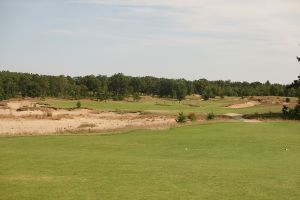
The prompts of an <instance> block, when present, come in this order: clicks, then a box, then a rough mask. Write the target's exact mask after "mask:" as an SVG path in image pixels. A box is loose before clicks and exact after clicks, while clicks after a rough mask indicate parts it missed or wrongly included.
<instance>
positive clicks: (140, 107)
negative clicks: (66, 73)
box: [47, 98, 282, 115]
mask: <svg viewBox="0 0 300 200" xmlns="http://www.w3.org/2000/svg"><path fill="white" fill-rule="evenodd" d="M47 103H49V104H50V105H51V106H53V107H56V108H75V107H76V103H77V101H75V100H74V101H73V100H59V99H51V100H47ZM238 103H241V99H239V98H226V99H212V100H209V101H199V100H185V101H183V102H181V103H179V102H178V101H173V100H169V99H165V100H164V99H151V100H144V101H140V102H127V101H107V102H100V101H90V100H82V101H81V104H82V107H83V108H92V109H96V110H105V111H116V110H124V111H150V112H163V113H166V112H168V113H173V114H174V113H178V112H185V113H192V112H194V113H197V114H208V113H210V112H213V113H215V114H217V115H219V114H225V113H232V112H234V113H240V114H253V113H256V112H257V113H267V112H280V111H281V109H282V106H281V105H272V104H271V105H266V104H263V105H259V106H255V107H249V108H240V109H232V108H226V106H228V105H231V104H238Z"/></svg>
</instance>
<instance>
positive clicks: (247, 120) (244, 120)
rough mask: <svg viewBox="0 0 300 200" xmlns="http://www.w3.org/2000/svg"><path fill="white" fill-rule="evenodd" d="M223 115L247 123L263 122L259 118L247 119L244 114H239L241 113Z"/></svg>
mask: <svg viewBox="0 0 300 200" xmlns="http://www.w3.org/2000/svg"><path fill="white" fill-rule="evenodd" d="M223 116H225V117H228V118H230V119H233V120H238V121H242V122H247V123H250V122H261V121H259V120H257V119H245V118H243V115H242V114H239V113H226V114H224V115H223Z"/></svg>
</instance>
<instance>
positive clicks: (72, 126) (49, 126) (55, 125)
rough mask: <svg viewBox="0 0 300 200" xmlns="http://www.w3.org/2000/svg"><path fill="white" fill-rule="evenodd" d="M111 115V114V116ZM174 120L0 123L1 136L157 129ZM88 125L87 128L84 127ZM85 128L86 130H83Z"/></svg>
mask: <svg viewBox="0 0 300 200" xmlns="http://www.w3.org/2000/svg"><path fill="white" fill-rule="evenodd" d="M110 115H111V114H110ZM175 123H176V122H175V120H174V119H173V118H167V117H155V116H151V117H138V116H134V117H133V116H131V115H126V114H116V115H113V116H112V117H108V115H106V113H105V114H104V115H101V114H97V115H94V116H77V117H74V118H72V119H65V118H64V119H60V120H52V119H34V118H32V119H31V118H4V119H1V121H0V134H9V135H19V134H49V133H62V132H67V131H81V130H88V131H98V130H99V131H101V130H114V129H121V128H126V127H132V128H134V127H137V128H138V127H140V128H143V127H145V128H147V127H155V128H159V127H161V126H165V127H167V126H171V125H173V124H175ZM85 124H87V126H82V125H85ZM81 127H84V128H81Z"/></svg>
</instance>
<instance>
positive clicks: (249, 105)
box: [227, 101, 261, 108]
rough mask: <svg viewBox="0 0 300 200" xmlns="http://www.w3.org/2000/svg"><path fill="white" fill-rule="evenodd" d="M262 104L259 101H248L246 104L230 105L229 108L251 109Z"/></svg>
mask: <svg viewBox="0 0 300 200" xmlns="http://www.w3.org/2000/svg"><path fill="white" fill-rule="evenodd" d="M260 104H261V103H260V102H259V101H248V102H246V103H241V104H234V105H230V106H227V108H249V107H253V106H257V105H260Z"/></svg>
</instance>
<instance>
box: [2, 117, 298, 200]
mask: <svg viewBox="0 0 300 200" xmlns="http://www.w3.org/2000/svg"><path fill="white" fill-rule="evenodd" d="M299 130H300V124H299V123H297V122H278V123H275V122H273V123H270V122H268V123H238V122H236V123H211V124H204V125H193V126H185V127H181V128H176V129H171V130H165V131H134V132H130V133H126V134H119V135H105V136H101V135H89V136H87V135H77V136H76V135H75V136H74V135H73V136H29V137H1V138H0V199H1V200H8V199H16V200H19V199H22V200H41V199H43V200H47V199H51V200H52V199H56V200H60V199H62V200H66V199H78V200H82V199H90V200H93V199H105V200H120V199H130V200H135V199H147V200H148V199H150V200H152V199H153V200H160V199H162V200H164V199H172V200H177V199H180V200H181V199H182V200H199V199H206V200H220V199H228V200H241V199H243V200H253V199H255V200H298V199H300V167H299V166H300V131H299ZM285 148H288V150H287V151H286V150H285Z"/></svg>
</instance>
